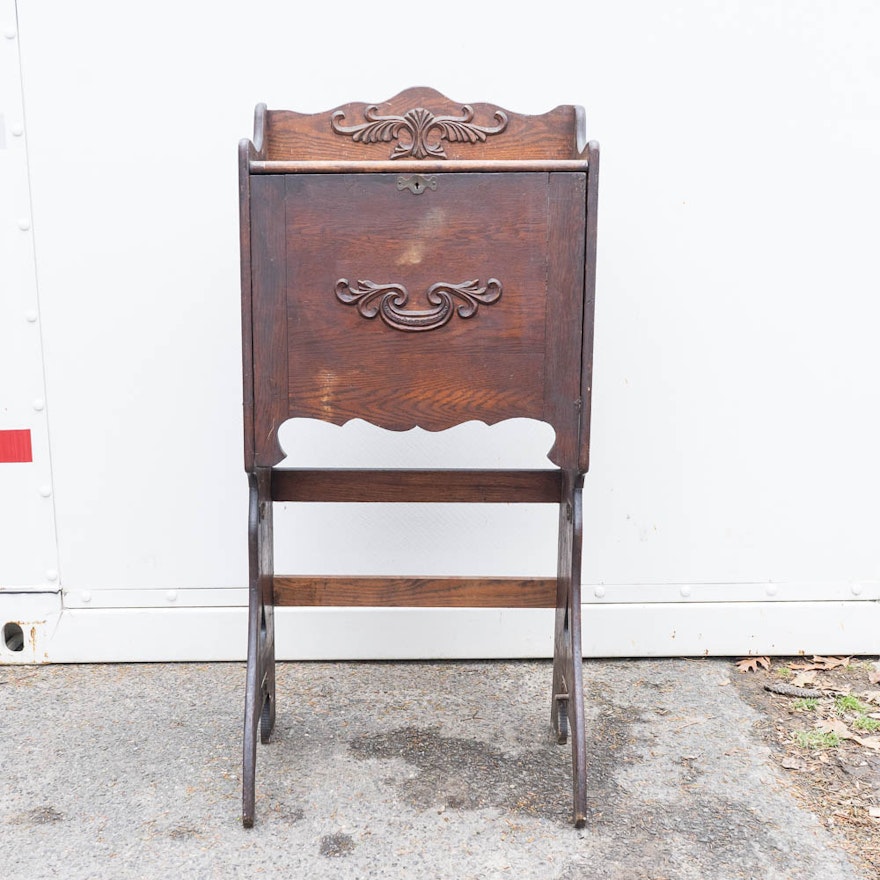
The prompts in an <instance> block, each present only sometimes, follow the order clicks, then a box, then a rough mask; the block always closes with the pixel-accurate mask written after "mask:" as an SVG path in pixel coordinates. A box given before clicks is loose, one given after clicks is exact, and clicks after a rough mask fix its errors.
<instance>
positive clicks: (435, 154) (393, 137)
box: [330, 104, 508, 159]
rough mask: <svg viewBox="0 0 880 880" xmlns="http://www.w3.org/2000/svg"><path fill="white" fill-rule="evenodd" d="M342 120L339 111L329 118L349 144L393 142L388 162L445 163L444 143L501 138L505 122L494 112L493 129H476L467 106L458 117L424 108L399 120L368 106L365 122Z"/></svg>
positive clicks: (499, 111)
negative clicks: (440, 160)
mask: <svg viewBox="0 0 880 880" xmlns="http://www.w3.org/2000/svg"><path fill="white" fill-rule="evenodd" d="M344 118H345V111H343V110H336V111H335V112H334V113H333V115H332V116H331V117H330V125H331V127H332V128H333V131H335V132H336V133H337V134H342V135H350V136H351V139H352V140H353V141H356V142H358V143H363V144H376V143H380V142H385V143H391V142H392V141H396V142H397V143H395V144H394V149H392V151H391V157H390V158H392V159H427V158H432V159H445V158H446V150H445V149H444V148H443V141H444V140H446V141H450V142H451V143H458V142H461V143H471V144H475V143H477V142H478V141H479V142H482V141H485V140H486V138H487V137H489V136H490V135H494V134H501V132H503V131H504V129H505V128H507V121H508V117H507V114H506V113H505V112H504V111H503V110H496V111H495V115H494V119H495V122H496V124H495V125H478V124H476V123H475V122H474V121H473V118H474V108H473V107H471V106H470V105H469V104H465V105H464V106H463V107H462V108H461V116H435V115H434V114H433V113H432V112H431V111H430V110H426V109H425V108H424V107H415V108H413V109H412V110H408V111H407V112H406V113H404V114H403V116H379V108H378V107H377V106H376V105H372V106H370V107H367V108H365V110H364V119H366V120H367V121H366V122H362V123H360V124H358V125H342V124H341V120H342V119H344Z"/></svg>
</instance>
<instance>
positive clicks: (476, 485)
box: [272, 468, 561, 504]
mask: <svg viewBox="0 0 880 880" xmlns="http://www.w3.org/2000/svg"><path fill="white" fill-rule="evenodd" d="M560 486H561V471H558V470H552V471H551V470H547V471H526V470H522V471H501V470H496V471H491V470H490V471H479V470H472V471H444V472H443V476H442V479H438V477H437V471H432V470H396V469H392V470H359V469H343V470H329V469H328V470H311V469H299V468H296V469H294V468H284V469H283V470H276V471H274V472H273V474H272V500H273V501H358V502H364V501H367V502H369V501H385V502H388V501H409V502H412V501H418V502H427V503H438V502H447V503H448V502H455V503H467V502H478V503H483V504H514V503H519V504H547V503H556V502H557V501H558V499H559V491H560Z"/></svg>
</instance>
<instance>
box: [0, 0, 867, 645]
mask: <svg viewBox="0 0 880 880" xmlns="http://www.w3.org/2000/svg"><path fill="white" fill-rule="evenodd" d="M0 11H2V15H3V18H4V21H3V22H0V27H6V28H7V31H9V32H13V36H12V37H8V36H4V37H3V39H2V46H0V49H2V52H3V56H2V60H0V63H2V65H3V68H2V69H3V80H2V98H3V102H4V104H3V107H0V112H2V113H3V114H4V119H5V128H4V136H5V141H4V146H5V149H0V163H2V174H3V175H4V176H3V178H2V180H3V184H4V198H3V204H2V215H3V223H4V227H3V233H2V239H0V241H2V242H3V245H4V252H5V249H7V248H9V249H11V252H12V253H13V254H14V257H12V258H10V260H9V261H7V260H6V259H5V258H4V262H3V267H2V270H0V271H2V278H0V281H2V284H3V297H2V305H0V308H2V319H3V325H2V329H0V333H2V334H3V345H4V350H3V352H2V353H0V367H2V370H3V372H2V383H3V384H2V386H0V387H2V401H0V406H2V410H0V418H2V420H3V422H2V425H0V428H2V427H3V426H5V425H7V424H9V425H13V426H15V427H18V426H24V427H31V428H32V430H33V436H34V439H35V455H34V462H33V463H32V464H31V465H24V464H16V465H12V464H0V481H2V487H3V489H4V494H3V495H2V496H0V517H2V523H3V524H4V533H3V539H4V541H7V542H8V543H9V546H10V548H11V549H9V550H7V549H6V545H4V552H3V555H2V557H0V585H2V586H0V590H5V591H6V592H0V618H3V620H18V619H21V620H23V621H38V623H39V625H38V626H37V627H36V635H35V641H34V643H33V645H30V646H27V647H26V649H25V650H23V651H20V652H11V651H9V650H8V649H6V650H4V648H3V646H2V645H0V659H2V660H7V661H10V662H15V661H25V660H30V659H37V660H42V659H49V660H89V659H163V658H180V659H186V658H195V657H204V658H206V659H210V658H220V657H236V656H243V652H244V614H243V611H242V607H241V606H242V604H243V586H244V584H245V583H246V556H245V534H244V528H245V504H246V488H245V479H244V475H243V473H242V468H241V452H240V449H241V415H240V400H241V393H240V361H239V358H240V345H239V312H238V297H239V290H238V243H237V233H238V230H237V222H238V219H237V204H236V199H237V181H236V174H237V169H236V156H235V150H236V145H237V142H238V139H239V138H240V137H242V136H245V135H248V134H250V131H251V114H252V109H253V106H254V104H255V103H257V102H258V101H266V102H267V103H268V104H269V106H270V107H276V108H281V107H285V108H292V109H299V110H302V111H309V112H312V111H319V110H326V109H329V108H331V107H333V106H335V105H337V104H339V103H343V102H346V101H349V100H382V99H384V98H386V97H390V96H391V95H393V94H394V93H396V92H398V91H400V90H401V89H402V88H405V87H407V86H410V85H429V86H433V87H435V88H438V89H439V90H441V91H443V92H444V93H445V94H447V95H449V96H450V97H452V98H453V99H456V100H461V101H471V100H488V101H492V102H496V103H498V104H499V105H500V106H503V107H507V108H509V109H511V110H515V111H519V112H543V111H545V110H547V109H549V108H550V107H551V106H553V105H555V104H558V103H580V104H583V105H584V106H585V108H586V111H587V128H588V135H589V136H590V137H595V138H597V139H598V140H599V141H600V142H601V144H602V149H603V164H602V180H601V186H600V220H599V255H600V256H599V267H598V292H597V310H596V322H597V330H596V357H595V389H594V407H593V419H594V429H593V455H592V468H593V470H592V472H591V474H590V475H589V476H588V478H587V484H586V505H587V519H586V528H585V531H586V549H587V553H586V560H585V571H584V575H585V580H586V582H587V585H588V586H587V589H586V594H585V601H586V603H587V605H586V608H585V613H586V640H587V645H586V650H587V652H588V653H599V654H621V655H627V654H631V655H637V654H668V653H673V654H684V653H704V652H708V653H717V654H725V653H745V652H747V651H749V650H752V651H771V652H774V653H788V652H794V651H798V650H805V651H811V650H815V651H832V650H833V651H849V652H860V653H876V652H878V651H880V635H878V633H880V626H878V624H880V614H878V607H880V606H878V602H877V600H878V596H880V550H878V540H877V536H878V534H880V505H878V497H880V492H878V490H880V457H878V456H877V454H876V450H877V448H878V445H880V444H878V434H880V430H878V429H880V382H878V377H880V346H878V345H877V340H876V337H877V329H876V328H877V326H878V324H880V299H878V293H880V290H878V287H880V284H878V271H877V268H876V260H877V258H876V254H877V244H876V242H877V240H878V238H880V236H878V233H880V229H878V226H880V223H878V220H877V217H878V214H877V205H878V204H880V55H878V53H877V52H876V34H877V33H880V7H877V6H876V5H875V4H868V3H855V2H854V3H849V4H840V3H837V2H834V0H813V2H803V3H791V2H788V0H771V2H766V3H762V4H740V3H737V2H734V0H718V2H714V3H706V2H703V0H673V2H671V3H664V4H656V3H651V2H648V0H630V2H623V3H615V4H609V3H597V2H589V3H583V2H577V3H575V2H563V3H559V4H555V5H554V6H553V7H552V9H550V8H548V9H547V10H540V14H538V11H537V10H536V9H535V8H531V7H530V8H528V9H524V10H522V11H519V12H518V11H516V10H512V9H507V10H505V11H504V13H503V15H501V13H500V12H498V11H497V9H496V8H495V7H489V6H488V5H487V6H486V8H483V7H481V6H479V5H477V4H466V3H461V2H458V0H455V2H449V3H447V4H446V5H445V6H444V8H443V14H442V15H434V14H431V15H421V14H418V13H417V12H414V13H412V15H410V14H409V13H407V14H406V15H404V16H403V17H404V18H406V19H407V21H406V23H405V24H403V23H402V22H401V21H394V20H393V19H394V16H391V15H388V14H377V13H376V12H375V10H373V9H369V8H367V7H365V6H361V7H351V8H349V7H346V8H345V11H344V14H340V11H339V10H338V9H337V8H335V7H331V6H326V7H319V8H316V9H309V10H308V11H304V10H303V9H302V8H300V7H297V6H294V5H291V4H282V3H278V2H262V3H251V4H232V3H229V4H213V5H211V6H207V5H205V6H204V7H201V6H200V5H198V4H195V5H187V4H179V3H174V4H172V3H170V2H163V0H160V2H156V3H153V4H149V5H144V4H141V5H140V6H131V5H130V4H117V3H111V2H109V0H108V2H101V0H88V2H84V3H79V4H69V3H63V2H60V0H56V2H48V3H46V2H37V0H19V3H18V19H19V20H18V24H17V25H16V23H15V4H14V3H13V2H12V0H3V2H2V4H0ZM19 50H20V53H21V62H22V67H21V70H22V84H23V94H24V106H25V109H26V123H27V124H26V129H27V130H26V133H25V132H24V131H23V133H22V134H20V135H17V134H15V131H16V130H18V129H17V128H13V126H14V125H16V126H19V127H22V130H23V126H24V120H25V117H24V116H23V115H21V112H20V111H21V106H20V101H21V90H20V89H19V88H18V82H17V72H16V71H17V57H18V52H19ZM7 71H11V73H7ZM25 148H26V149H25ZM28 160H29V167H30V187H31V197H32V203H33V213H32V217H31V215H30V207H29V205H28V196H27V184H28V176H27V170H28V164H27V163H28ZM7 180H8V181H9V189H8V190H7V189H6V181H7ZM7 191H8V192H10V193H12V197H11V198H10V199H8V200H7V198H6V197H5V194H6V192H7ZM20 218H25V219H28V222H29V223H30V228H29V229H27V230H21V229H19V228H18V227H17V226H16V224H17V223H18V220H19V219H20ZM34 246H35V247H36V268H34V262H33V260H34V258H33V253H34V252H33V247H34ZM37 280H38V282H39V311H36V310H37V305H36V294H37ZM25 312H28V314H32V313H33V314H38V315H39V316H40V317H39V320H38V321H36V322H30V323H29V322H28V321H27V320H21V315H22V314H24V313H25ZM31 331H35V332H31ZM40 333H42V340H43V351H44V358H45V374H46V378H45V381H46V387H45V390H43V387H42V382H43V376H42V369H41V360H40V338H39V337H40ZM28 334H30V335H28ZM7 337H9V339H8V341H7ZM7 346H8V347H7ZM9 352H20V355H19V354H9ZM37 399H39V400H42V401H43V403H44V406H43V409H41V410H33V402H34V401H35V400H37ZM47 405H48V406H47ZM49 414H51V454H52V465H53V468H54V481H53V480H52V478H51V476H52V475H51V472H50V470H49V458H48V452H49V445H48V436H49V435H47V433H46V418H47V416H48V415H49ZM345 430H346V431H349V432H350V431H352V430H353V431H354V432H356V433H357V432H361V433H359V434H357V436H358V437H359V438H360V439H359V440H358V444H359V445H366V446H367V447H369V448H370V449H371V450H373V451H374V454H375V456H376V459H375V460H381V459H382V457H383V456H385V457H387V456H390V455H391V454H392V453H391V452H390V451H389V446H392V447H394V449H397V447H396V445H395V444H399V443H402V444H403V447H402V448H403V451H402V452H401V451H399V450H398V452H395V454H400V455H406V456H407V457H408V458H407V461H413V460H417V458H418V456H420V455H426V454H428V449H429V446H430V444H431V443H432V442H434V441H438V440H439V442H441V443H445V444H446V452H444V453H443V454H444V455H446V454H448V455H449V456H452V457H453V458H454V457H456V456H460V455H461V454H462V453H463V451H464V450H466V449H472V448H473V447H474V446H475V445H480V444H485V442H486V441H485V439H480V438H482V437H483V434H482V433H481V431H485V430H486V429H484V428H481V427H480V426H468V428H467V429H466V430H465V432H464V433H461V434H458V435H456V434H453V435H452V436H451V437H449V438H445V439H444V438H436V437H430V436H426V435H424V434H420V433H418V432H417V434H416V435H404V436H403V437H392V438H390V439H389V438H385V439H384V440H382V439H381V438H378V437H377V435H378V434H379V432H377V431H375V430H372V431H371V430H370V429H368V428H364V427H363V426H360V427H359V426H349V427H348V428H346V429H345ZM494 430H497V429H493V431H494ZM501 431H502V432H504V431H508V432H512V433H513V436H514V439H515V446H516V447H517V448H518V449H522V450H524V451H523V452H522V455H523V456H524V458H523V461H528V462H533V461H534V458H535V457H536V456H537V458H539V459H540V458H541V456H542V453H543V451H545V450H546V449H547V448H548V446H549V443H547V442H546V439H545V435H544V434H542V429H541V428H540V427H535V426H532V427H531V428H527V427H524V426H523V425H511V426H501ZM468 432H476V433H468ZM491 436H493V437H494V436H495V435H494V434H492V435H491ZM286 437H287V445H286V448H287V449H288V452H290V450H291V449H292V448H293V446H294V444H295V445H296V446H297V448H298V449H299V450H301V452H302V454H303V455H311V456H312V458H313V460H314V459H318V458H319V457H320V456H321V455H326V454H327V450H328V448H329V447H330V446H332V445H333V444H341V445H343V446H351V445H352V441H351V439H350V438H349V439H347V440H346V437H348V435H347V434H344V433H343V434H342V435H340V434H339V429H336V428H332V427H330V426H321V425H318V426H306V427H302V426H290V429H289V431H288V432H287V434H286ZM492 442H493V450H494V448H495V447H496V446H497V445H499V444H498V443H496V441H495V440H493V441H492ZM41 444H42V445H41ZM493 454H494V453H493ZM398 460H399V459H398ZM41 487H47V488H50V489H51V491H52V495H51V497H49V498H41V497H40V496H39V490H40V488H41ZM35 493H36V494H35ZM38 501H39V503H38ZM44 502H46V503H44ZM53 504H54V511H55V517H56V519H57V539H58V557H57V559H56V556H55V536H54V532H53V527H52V505H53ZM403 513H404V511H403V510H402V509H401V508H392V509H390V510H388V509H386V510H385V511H380V512H378V513H377V512H376V511H375V509H370V510H369V512H367V511H366V510H365V509H358V510H355V509H348V510H346V509H344V508H340V507H339V506H327V507H326V508H322V507H320V506H318V507H311V506H310V507H309V508H308V509H307V510H306V511H303V510H298V509H285V510H283V511H279V514H280V515H279V517H278V522H277V531H278V532H279V535H280V537H279V547H278V554H277V555H278V558H279V561H280V563H281V565H282V566H283V567H286V568H288V569H290V570H291V571H313V570H314V571H318V570H323V571H333V572H351V573H365V572H385V573H393V572H394V571H396V572H415V571H422V572H424V573H430V572H432V571H441V570H442V571H446V572H449V573H468V574H480V573H483V572H486V573H488V572H497V573H500V574H503V573H510V574H530V573H535V574H543V573H550V572H552V568H553V559H554V550H553V529H554V522H553V517H552V512H550V511H541V510H534V509H523V508H512V509H501V510H498V509H491V510H489V509H483V508H479V507H470V506H468V507H456V506H450V507H443V508H436V507H434V508H425V509H419V510H415V511H412V513H413V517H414V519H413V520H412V522H413V523H414V524H413V525H411V526H409V527H408V530H407V531H406V533H405V540H401V539H400V532H399V527H400V523H401V522H402V516H403ZM330 522H333V523H334V524H337V525H339V524H341V525H342V528H341V532H342V534H343V535H344V539H343V541H342V542H341V543H339V542H337V543H336V544H331V543H329V542H328V541H326V540H325V539H323V538H322V537H321V536H322V535H323V534H325V529H324V528H323V526H324V525H326V524H328V523H330ZM24 523H27V525H24ZM338 531H339V530H337V533H338ZM285 535H286V536H287V537H285ZM505 535H508V536H511V535H512V538H510V537H507V538H505ZM58 572H60V578H59V577H58V575H57V573H58ZM51 573H55V574H56V578H55V579H52V578H50V577H49V575H50V574H51ZM22 586H23V587H25V588H26V589H28V590H31V591H33V590H37V591H38V592H37V593H31V595H30V596H29V597H24V598H22V594H21V592H20V590H19V588H20V587H22ZM59 586H60V587H62V588H63V610H62V609H61V605H60V602H59V600H58V598H57V596H55V595H54V594H53V592H52V591H53V590H57V589H58V588H59ZM10 587H11V588H14V589H15V592H14V593H10V592H9V588H10ZM3 603H5V604H3ZM22 603H24V604H22ZM3 620H0V624H2V622H3ZM43 621H45V622H43ZM279 639H280V650H281V653H282V654H284V655H286V656H291V657H293V656H322V657H326V656H337V657H341V656H425V655H431V656H440V655H446V656H487V655H488V656H491V655H493V654H494V655H506V656H517V655H524V656H525V655H528V656H535V655H541V654H545V653H547V652H548V651H549V650H550V644H551V626H550V624H549V617H548V615H547V614H545V613H542V612H523V611H519V612H511V611H491V612H487V611H463V610H460V611H430V612H424V611H422V612H412V611H387V610H386V611H375V612H369V611H358V612H351V611H328V610H312V611H308V612H301V611H291V610H288V609H284V611H283V613H282V614H281V615H280V633H279Z"/></svg>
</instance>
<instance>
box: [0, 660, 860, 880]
mask: <svg viewBox="0 0 880 880" xmlns="http://www.w3.org/2000/svg"><path fill="white" fill-rule="evenodd" d="M730 671H731V664H730V663H729V662H728V661H724V660H696V661H688V660H632V661H591V662H588V663H586V664H585V681H586V686H587V721H588V751H589V753H590V756H591V763H590V770H589V783H588V787H589V791H590V795H591V801H590V802H591V807H590V817H589V822H588V825H587V827H586V828H585V829H583V830H581V831H577V830H575V829H574V828H573V827H572V826H571V825H569V824H568V815H569V805H570V799H571V795H570V751H569V749H568V748H567V747H560V746H557V745H555V744H554V742H553V740H552V738H551V737H550V735H549V725H548V717H549V687H550V664H549V663H546V662H504V663H340V664H326V663H321V664H317V663H316V664H306V663H285V664H281V665H280V666H279V670H278V720H277V726H276V731H275V734H274V735H273V740H272V742H271V743H270V744H269V745H267V746H260V747H259V752H258V765H257V818H256V825H255V827H254V828H253V829H252V830H249V831H246V830H244V829H243V828H242V827H241V824H240V776H241V769H240V760H241V757H240V755H241V732H242V706H243V692H244V667H243V665H242V664H210V665H209V664H177V665H171V664H168V665H117V666H47V667H21V666H7V667H0V706H2V712H0V793H2V794H0V877H3V878H28V880H42V878H50V877H59V878H64V880H79V878H82V880H86V878H88V880H92V878H112V880H126V878H149V880H154V878H164V877H174V878H206V880H207V878H237V880H247V878H300V877H302V878H310V880H311V878H324V877H333V878H374V877H375V878H404V877H405V878H408V880H422V878H423V880H470V878H480V880H487V878H488V880H492V878H516V880H527V878H540V880H581V878H583V880H664V878H665V880H691V878H693V880H733V878H754V880H783V878H784V880H815V878H819V877H821V878H822V880H864V878H863V875H862V874H860V873H858V871H857V870H856V869H855V868H853V867H852V866H851V865H850V863H849V862H848V861H847V857H846V855H845V854H844V852H843V851H842V850H841V849H838V848H837V842H836V839H835V838H834V837H833V836H832V832H831V831H829V830H827V829H826V828H824V827H823V826H822V825H821V824H820V822H819V821H818V820H817V819H816V818H815V817H814V816H813V815H812V814H811V813H808V812H805V811H804V810H803V809H802V808H801V807H800V805H799V803H798V801H797V800H796V799H795V797H794V795H793V793H792V791H791V790H790V789H789V788H788V783H787V782H786V780H785V779H784V778H783V777H782V776H781V775H780V771H778V770H777V769H776V768H775V766H774V765H773V764H772V763H771V762H770V761H769V756H768V752H767V748H766V747H765V746H764V745H763V744H762V743H761V741H760V740H759V739H758V736H757V734H756V733H755V732H754V730H753V723H754V721H755V718H756V715H755V712H754V710H753V709H751V708H750V707H749V706H747V705H746V704H745V703H744V702H743V701H742V700H741V699H740V698H739V697H738V695H737V693H736V690H735V689H734V687H732V686H731V685H730Z"/></svg>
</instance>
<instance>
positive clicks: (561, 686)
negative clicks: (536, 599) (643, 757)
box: [550, 473, 587, 828]
mask: <svg viewBox="0 0 880 880" xmlns="http://www.w3.org/2000/svg"><path fill="white" fill-rule="evenodd" d="M582 485H583V477H582V476H580V475H578V474H577V473H566V474H565V478H564V480H563V489H562V499H561V504H560V511H559V563H558V568H557V586H556V633H555V639H554V647H553V699H552V703H551V707H550V720H551V723H552V725H553V730H554V731H555V733H556V740H557V742H559V743H560V744H564V743H566V742H567V741H568V737H569V735H570V736H571V763H572V777H573V779H572V782H573V794H574V824H575V827H577V828H582V827H583V826H584V824H585V823H586V812H587V760H586V731H585V723H584V682H583V652H582V650H581V548H582V544H583V500H582V488H581V487H582Z"/></svg>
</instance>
